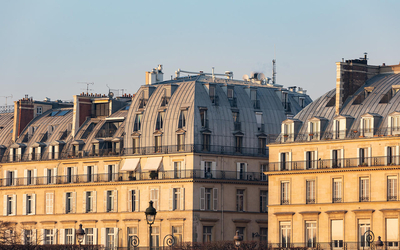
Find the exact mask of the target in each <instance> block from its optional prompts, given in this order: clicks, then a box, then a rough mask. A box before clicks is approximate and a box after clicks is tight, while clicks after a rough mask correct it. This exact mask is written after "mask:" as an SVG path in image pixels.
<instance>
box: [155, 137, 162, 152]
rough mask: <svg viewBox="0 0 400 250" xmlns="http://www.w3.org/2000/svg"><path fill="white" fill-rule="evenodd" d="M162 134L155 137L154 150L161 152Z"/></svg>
mask: <svg viewBox="0 0 400 250" xmlns="http://www.w3.org/2000/svg"><path fill="white" fill-rule="evenodd" d="M161 139H162V136H161V135H158V136H155V137H154V152H155V153H161V152H162V144H161Z"/></svg>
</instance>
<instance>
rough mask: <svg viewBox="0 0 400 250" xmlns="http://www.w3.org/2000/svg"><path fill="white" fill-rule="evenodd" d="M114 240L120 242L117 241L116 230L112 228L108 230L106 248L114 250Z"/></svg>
mask: <svg viewBox="0 0 400 250" xmlns="http://www.w3.org/2000/svg"><path fill="white" fill-rule="evenodd" d="M153 230H154V229H153ZM114 240H118V239H115V234H114V228H112V227H110V228H106V247H107V248H109V249H114V246H115V243H114ZM153 244H154V243H153Z"/></svg>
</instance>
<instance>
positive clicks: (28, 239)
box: [22, 229, 36, 245]
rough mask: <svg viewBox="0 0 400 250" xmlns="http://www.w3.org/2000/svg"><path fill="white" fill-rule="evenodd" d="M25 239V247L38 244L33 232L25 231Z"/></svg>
mask: <svg viewBox="0 0 400 250" xmlns="http://www.w3.org/2000/svg"><path fill="white" fill-rule="evenodd" d="M22 232H23V237H24V242H23V244H24V245H33V244H35V243H36V242H34V240H35V235H34V233H33V230H26V229H25V230H23V231H22Z"/></svg>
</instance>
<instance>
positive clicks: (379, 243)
mask: <svg viewBox="0 0 400 250" xmlns="http://www.w3.org/2000/svg"><path fill="white" fill-rule="evenodd" d="M375 246H376V247H378V249H382V247H383V242H382V241H381V236H378V240H377V241H376V243H375Z"/></svg>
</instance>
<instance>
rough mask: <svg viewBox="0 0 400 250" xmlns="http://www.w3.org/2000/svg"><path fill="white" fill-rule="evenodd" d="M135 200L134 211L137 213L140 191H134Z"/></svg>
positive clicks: (138, 210)
mask: <svg viewBox="0 0 400 250" xmlns="http://www.w3.org/2000/svg"><path fill="white" fill-rule="evenodd" d="M135 197H136V200H135V209H136V211H137V212H140V190H139V189H136V195H135Z"/></svg>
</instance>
